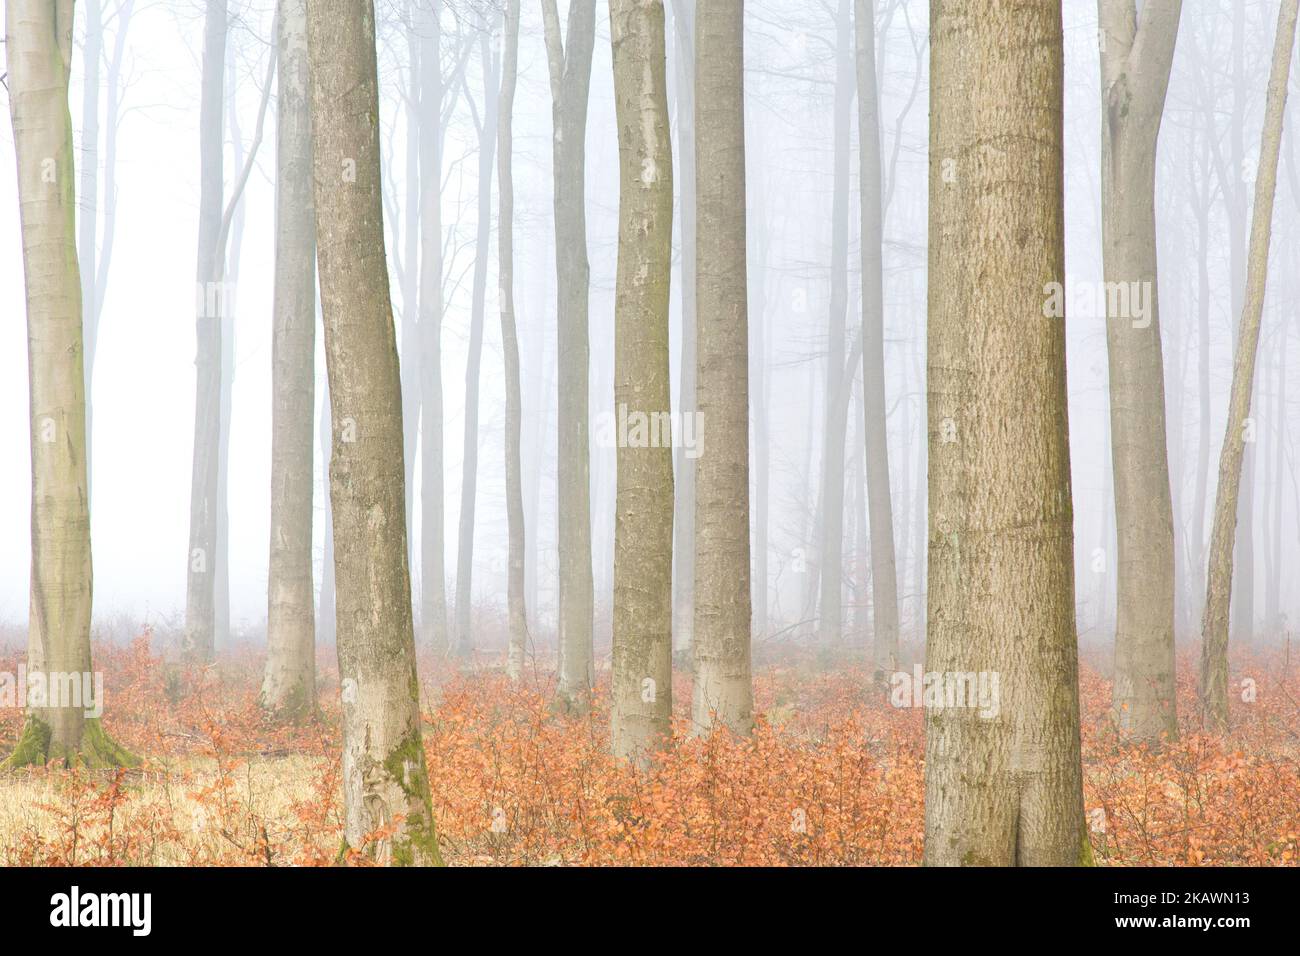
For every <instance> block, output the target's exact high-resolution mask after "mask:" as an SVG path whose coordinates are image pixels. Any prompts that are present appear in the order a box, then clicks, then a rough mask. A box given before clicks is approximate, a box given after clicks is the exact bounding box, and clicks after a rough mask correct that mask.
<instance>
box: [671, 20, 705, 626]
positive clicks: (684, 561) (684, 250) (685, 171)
mask: <svg viewBox="0 0 1300 956" xmlns="http://www.w3.org/2000/svg"><path fill="white" fill-rule="evenodd" d="M696 9H697V0H672V6H671V11H672V17H673V53H674V58H673V59H674V66H675V70H674V72H675V74H676V77H675V79H676V84H675V99H676V103H677V164H678V175H677V183H678V197H677V199H678V208H679V215H680V218H679V221H678V224H677V229H678V234H679V235H680V237H681V280H682V282H681V293H680V295H681V310H682V339H681V364H680V368H681V385H680V390H681V391H680V395H681V398H680V401H679V402H678V406H679V409H680V411H681V413H682V415H683V416H693V415H695V414H696V413H697V412H698V411H699V398H698V394H699V384H698V372H697V369H698V367H699V346H698V342H699V320H698V318H697V316H698V314H699V311H698V310H699V305H698V299H697V293H696V288H697V285H698V282H697V277H696V259H697V253H696V250H697V248H698V226H697V221H698V211H697V209H698V203H699V201H698V198H697V196H696V191H697V190H696V176H695V162H696V159H695V156H696V152H697V148H698V147H697V145H696V134H695V128H696V126H695V124H696V115H697V110H696V101H695V96H696V90H695V87H696V83H697V82H698V77H697V68H696V37H695V34H696V32H697V29H698V28H697V25H696V19H697V13H696ZM698 469H699V463H698V461H697V459H694V458H692V457H691V456H690V455H687V454H686V452H685V449H679V450H678V452H677V460H676V481H677V509H676V512H675V514H674V517H673V529H674V530H673V538H674V541H673V644H674V646H675V647H677V648H679V649H682V650H689V649H690V647H691V644H692V642H693V641H694V637H693V633H692V632H693V631H694V629H695V589H696V584H695V576H696V570H695V551H696V544H695V542H696V538H695V510H696V501H697V499H696V488H695V483H696V472H697V471H698Z"/></svg>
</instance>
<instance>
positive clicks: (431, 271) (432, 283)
mask: <svg viewBox="0 0 1300 956" xmlns="http://www.w3.org/2000/svg"><path fill="white" fill-rule="evenodd" d="M441 10H442V3H441V2H440V0H429V3H427V4H425V5H423V6H422V7H421V11H422V16H421V17H420V19H419V23H420V106H421V110H420V133H419V139H420V514H421V519H420V629H421V631H422V633H423V635H424V639H425V640H426V641H427V642H428V643H429V645H430V646H431V647H432V648H433V649H434V650H435V651H439V652H445V651H447V650H448V648H449V645H450V638H449V636H448V633H447V569H446V565H447V557H446V504H445V502H444V500H443V493H444V489H443V466H442V458H443V423H442V128H441V122H442V96H443V81H442V57H441V43H442V29H441V21H440V16H441Z"/></svg>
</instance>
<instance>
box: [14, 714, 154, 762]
mask: <svg viewBox="0 0 1300 956" xmlns="http://www.w3.org/2000/svg"><path fill="white" fill-rule="evenodd" d="M52 763H53V764H62V765H63V766H64V767H87V768H90V769H92V770H94V769H103V768H106V767H135V766H138V765H139V763H140V758H139V757H137V756H136V755H135V754H133V753H131V752H130V751H129V750H127V749H126V748H125V747H123V746H121V745H120V744H118V743H117V742H116V741H115V740H113V738H112V737H110V736H109V735H108V734H107V733H106V732H105V731H104V728H103V726H102V725H101V724H100V722H99V719H98V718H91V719H88V720H87V721H86V724H85V728H84V729H83V730H82V732H81V744H80V746H78V747H76V748H70V747H64V746H62V745H59V744H55V743H54V742H53V740H52V734H51V731H50V725H49V724H47V723H46V722H45V721H44V720H42V719H41V718H40V717H36V716H34V715H28V717H27V722H26V723H25V724H24V725H23V732H22V735H21V736H20V737H19V738H18V745H17V746H16V747H14V752H13V753H11V754H10V755H9V756H8V757H7V758H6V759H5V760H4V762H3V763H0V773H3V772H6V771H9V770H17V769H19V768H20V767H44V766H47V765H49V764H52Z"/></svg>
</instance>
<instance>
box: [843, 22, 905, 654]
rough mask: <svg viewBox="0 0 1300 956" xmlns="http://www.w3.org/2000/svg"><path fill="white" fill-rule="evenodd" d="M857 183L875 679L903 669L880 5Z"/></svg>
mask: <svg viewBox="0 0 1300 956" xmlns="http://www.w3.org/2000/svg"><path fill="white" fill-rule="evenodd" d="M855 3H856V9H855V11H854V22H855V26H856V32H855V36H856V47H857V80H858V142H859V147H858V151H859V163H860V165H859V179H860V182H861V190H862V200H861V203H862V204H861V214H862V231H861V237H862V238H861V242H862V383H863V391H862V405H863V414H864V416H865V425H866V427H865V430H864V437H865V440H866V481H867V507H868V510H869V512H870V518H869V522H868V524H869V526H870V530H871V597H872V610H873V615H872V618H873V624H874V628H873V632H874V633H873V640H872V658H873V661H874V664H875V670H876V673H877V674H880V675H883V674H884V673H885V672H892V671H894V670H895V669H897V665H898V571H897V567H896V564H895V558H894V508H893V500H892V497H891V494H890V485H889V439H888V434H889V433H888V428H887V426H886V420H887V415H886V407H885V299H884V288H885V284H884V258H883V255H882V252H883V248H884V242H885V235H884V214H883V211H882V208H881V195H880V191H881V181H880V108H879V102H878V96H877V91H876V28H875V27H876V23H875V3H874V2H868V0H855Z"/></svg>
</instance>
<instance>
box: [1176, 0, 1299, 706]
mask: <svg viewBox="0 0 1300 956" xmlns="http://www.w3.org/2000/svg"><path fill="white" fill-rule="evenodd" d="M1298 2H1300V0H1283V2H1282V5H1281V7H1280V8H1279V10H1278V19H1277V35H1276V37H1275V40H1274V47H1273V63H1272V66H1271V67H1270V70H1269V78H1268V95H1267V97H1266V100H1265V106H1264V128H1263V132H1262V133H1261V135H1260V147H1259V172H1258V174H1257V176H1256V178H1255V204H1254V212H1253V214H1252V216H1251V227H1250V252H1249V259H1248V261H1247V272H1246V296H1245V304H1244V306H1243V311H1242V313H1241V320H1240V322H1239V323H1238V326H1237V347H1236V355H1235V358H1234V360H1233V367H1232V392H1231V395H1230V398H1229V402H1228V419H1227V430H1226V434H1225V435H1224V438H1223V445H1222V447H1221V450H1220V454H1219V485H1218V489H1217V491H1216V493H1215V501H1214V523H1213V526H1212V531H1211V535H1210V564H1209V573H1208V575H1207V584H1206V593H1205V615H1204V618H1203V621H1202V625H1201V629H1202V630H1201V641H1202V643H1201V675H1200V696H1201V721H1202V724H1203V725H1204V726H1205V728H1206V729H1207V730H1212V731H1219V732H1223V731H1226V730H1227V729H1228V609H1229V607H1230V605H1231V601H1232V591H1233V579H1232V578H1233V545H1234V539H1235V538H1236V532H1237V523H1238V521H1239V520H1240V519H1239V517H1238V505H1239V500H1238V499H1239V494H1240V492H1241V486H1242V480H1243V479H1242V459H1243V457H1244V455H1245V446H1246V441H1245V432H1246V429H1247V425H1248V419H1249V418H1250V405H1251V393H1252V391H1253V387H1254V380H1255V359H1256V352H1257V351H1258V345H1259V330H1260V324H1261V320H1262V318H1263V313H1264V291H1265V283H1266V280H1267V278H1268V255H1269V241H1270V238H1271V235H1272V227H1273V200H1274V197H1275V195H1276V192H1277V167H1278V156H1279V154H1280V151H1281V143H1282V124H1283V119H1284V116H1285V113H1286V96H1287V83H1288V80H1289V79H1290V75H1291V56H1292V50H1293V48H1294V46H1295V30H1296V14H1297V3H1298ZM1237 554H1238V558H1240V555H1241V549H1240V547H1239V548H1238V551H1237Z"/></svg>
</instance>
